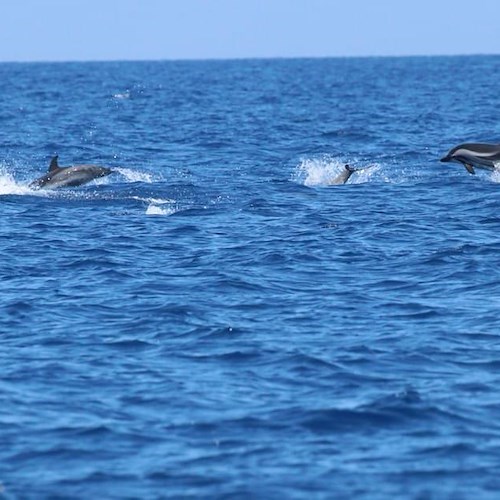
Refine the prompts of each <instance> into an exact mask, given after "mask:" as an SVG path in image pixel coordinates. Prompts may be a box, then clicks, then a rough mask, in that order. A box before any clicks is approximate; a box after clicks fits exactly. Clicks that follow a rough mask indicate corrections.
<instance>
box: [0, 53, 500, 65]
mask: <svg viewBox="0 0 500 500" xmlns="http://www.w3.org/2000/svg"><path fill="white" fill-rule="evenodd" d="M499 55H500V53H496V52H491V53H490V52H475V53H462V54H459V53H457V54H401V55H396V54H379V55H374V54H372V55H369V54H368V55H337V56H238V57H206V58H202V57H187V58H182V57H181V58H144V59H140V58H138V59H136V58H130V59H127V58H123V59H121V58H117V59H92V58H89V59H37V60H29V59H26V60H24V59H19V60H0V64H74V63H90V64H96V63H127V62H130V63H139V62H224V61H227V62H230V61H270V60H307V59H405V58H407V59H411V58H432V57H437V58H439V57H495V56H499Z"/></svg>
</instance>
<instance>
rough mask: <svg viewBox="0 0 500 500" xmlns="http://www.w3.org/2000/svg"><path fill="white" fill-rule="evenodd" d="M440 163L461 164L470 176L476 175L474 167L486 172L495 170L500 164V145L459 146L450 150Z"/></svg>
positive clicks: (472, 144) (476, 144)
mask: <svg viewBox="0 0 500 500" xmlns="http://www.w3.org/2000/svg"><path fill="white" fill-rule="evenodd" d="M440 161H442V162H451V161H454V162H456V163H461V164H462V165H463V166H464V167H465V168H466V169H467V172H469V173H470V174H475V173H476V172H475V171H474V166H475V167H477V168H483V169H485V170H495V168H496V165H497V164H498V163H499V162H500V144H480V143H467V144H459V145H458V146H456V147H454V148H453V149H450V151H449V152H448V154H447V155H446V156H445V157H443V158H441V160H440Z"/></svg>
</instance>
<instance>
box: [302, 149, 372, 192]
mask: <svg viewBox="0 0 500 500" xmlns="http://www.w3.org/2000/svg"><path fill="white" fill-rule="evenodd" d="M346 163H349V162H345V161H343V160H340V159H338V158H332V157H330V156H323V157H320V158H306V159H303V160H302V161H301V162H300V164H299V165H298V166H297V167H296V169H295V172H294V174H293V175H292V178H293V180H294V181H295V182H298V183H299V184H303V185H304V186H307V187H314V186H331V184H332V181H333V180H334V179H335V178H336V177H337V176H338V175H339V174H340V173H341V172H342V170H343V168H344V165H345V164H346ZM349 164H351V163H349ZM354 167H355V168H357V169H359V170H358V171H357V172H355V173H354V174H353V175H352V176H351V177H350V179H349V181H348V182H347V184H362V183H365V182H369V181H370V180H371V178H372V177H373V175H374V174H375V173H376V172H378V171H379V170H380V165H370V166H368V167H357V166H356V165H354Z"/></svg>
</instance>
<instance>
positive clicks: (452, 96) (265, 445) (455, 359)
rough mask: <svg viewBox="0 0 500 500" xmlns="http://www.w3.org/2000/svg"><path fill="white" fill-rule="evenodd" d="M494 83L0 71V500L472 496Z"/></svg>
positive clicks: (491, 377) (228, 71)
mask: <svg viewBox="0 0 500 500" xmlns="http://www.w3.org/2000/svg"><path fill="white" fill-rule="evenodd" d="M499 76H500V57H496V56H470V57H408V58H359V59H356V58H352V59H351V58H346V59H297V60H293V59H276V60H235V61H170V62H110V63H58V64H56V63H53V64H52V63H47V64H45V63H38V64H7V63H4V64H0V124H1V134H0V152H1V155H0V213H1V222H0V253H1V255H2V258H1V260H0V498H1V499H2V500H11V499H41V498H51V499H54V498H61V499H62V498H72V499H77V498H78V499H79V498H81V499H88V498H109V499H126V498H127V499H128V498H130V499H132V498H141V499H143V498H221V499H222V498H227V499H235V498H255V499H274V498H276V499H283V498H290V499H302V498H308V499H309V498H317V499H322V498H325V499H326V498H328V499H330V498H335V499H343V498H346V499H347V498H349V499H351V498H357V499H394V498H412V499H422V500H423V499H443V498H449V499H454V500H457V499H470V498H476V499H483V498H486V499H488V498H491V499H496V498H498V495H499V491H500V474H499V471H500V397H499V393H498V389H497V386H499V384H500V317H499V308H500V212H499V199H500V193H499V190H500V186H499V183H500V174H499V173H495V172H494V173H491V172H487V171H477V173H476V175H470V174H469V173H467V172H466V170H465V169H464V168H463V167H462V166H460V165H458V164H444V163H440V162H439V158H441V157H442V156H444V154H445V153H446V152H447V151H448V150H449V149H451V148H452V147H453V146H455V145H457V144H459V143H462V142H500V120H499V109H500V94H499V93H498V88H497V87H498V84H497V80H498V77H499ZM54 155H59V163H60V164H61V165H63V166H64V165H72V164H81V163H84V164H85V163H90V164H96V165H101V166H108V167H110V168H112V169H113V170H114V172H113V174H112V175H109V176H107V177H104V178H102V179H98V180H96V181H92V182H91V183H89V184H86V185H84V186H81V187H75V188H69V189H60V190H44V189H40V190H35V189H32V188H30V187H29V183H30V181H32V180H33V179H35V178H37V177H40V176H41V175H43V174H45V173H46V171H47V168H48V165H49V162H50V159H51V157H52V156H54ZM345 164H349V165H351V166H353V167H355V168H356V169H358V170H357V171H356V172H355V173H354V174H353V175H352V176H351V178H350V179H349V181H348V182H347V183H346V184H344V185H330V182H331V181H332V179H334V178H335V176H337V175H338V174H339V173H340V172H341V171H342V169H343V166H344V165H345Z"/></svg>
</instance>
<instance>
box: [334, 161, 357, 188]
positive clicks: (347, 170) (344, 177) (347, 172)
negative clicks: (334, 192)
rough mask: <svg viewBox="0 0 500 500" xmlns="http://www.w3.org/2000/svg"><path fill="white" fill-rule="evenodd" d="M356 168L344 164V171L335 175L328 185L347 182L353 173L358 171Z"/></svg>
mask: <svg viewBox="0 0 500 500" xmlns="http://www.w3.org/2000/svg"><path fill="white" fill-rule="evenodd" d="M356 170H357V169H356V168H352V167H350V166H349V165H344V170H342V172H340V174H339V175H337V176H336V177H334V178H333V179H332V180H331V181H330V182H329V183H328V185H329V186H334V185H337V184H345V183H346V182H347V181H348V180H349V178H350V177H351V175H352V174H353V173H354V172H356Z"/></svg>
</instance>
